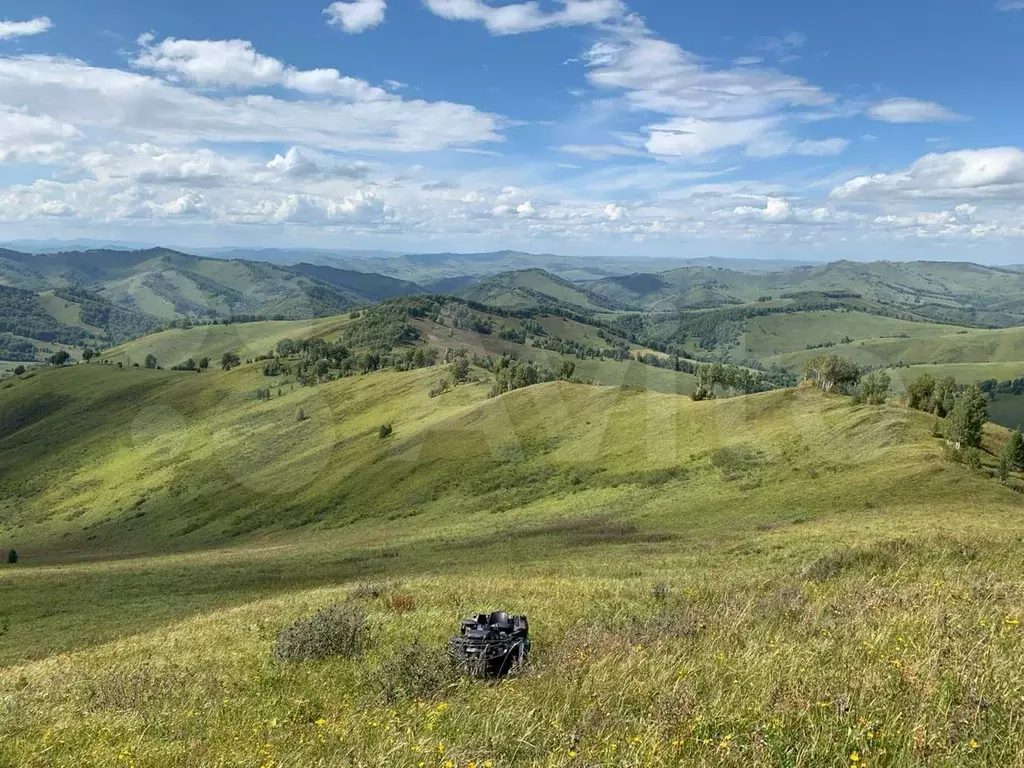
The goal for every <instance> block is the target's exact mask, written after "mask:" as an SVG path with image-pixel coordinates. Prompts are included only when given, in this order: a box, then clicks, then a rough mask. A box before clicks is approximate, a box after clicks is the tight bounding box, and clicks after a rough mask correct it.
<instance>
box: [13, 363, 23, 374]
mask: <svg viewBox="0 0 1024 768" xmlns="http://www.w3.org/2000/svg"><path fill="white" fill-rule="evenodd" d="M24 372H25V366H24V365H19V366H18V367H17V368H15V369H14V375H15V376H21V374H23V373H24Z"/></svg>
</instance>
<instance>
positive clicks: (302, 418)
mask: <svg viewBox="0 0 1024 768" xmlns="http://www.w3.org/2000/svg"><path fill="white" fill-rule="evenodd" d="M298 418H299V421H305V420H306V419H308V418H309V417H308V416H306V412H305V411H304V410H302V409H301V408H299V417H298Z"/></svg>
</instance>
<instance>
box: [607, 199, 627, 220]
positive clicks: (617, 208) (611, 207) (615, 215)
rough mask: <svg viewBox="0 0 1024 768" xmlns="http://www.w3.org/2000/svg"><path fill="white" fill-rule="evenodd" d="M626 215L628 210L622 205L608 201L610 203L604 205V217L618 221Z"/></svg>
mask: <svg viewBox="0 0 1024 768" xmlns="http://www.w3.org/2000/svg"><path fill="white" fill-rule="evenodd" d="M625 215H626V211H625V209H624V208H623V207H622V206H621V205H616V204H615V203H608V205H606V206H605V207H604V217H605V218H606V219H608V221H618V220H619V219H621V218H622V217H623V216H625Z"/></svg>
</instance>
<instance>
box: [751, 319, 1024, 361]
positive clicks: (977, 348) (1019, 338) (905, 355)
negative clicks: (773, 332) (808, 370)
mask: <svg viewBox="0 0 1024 768" xmlns="http://www.w3.org/2000/svg"><path fill="white" fill-rule="evenodd" d="M948 328H950V329H951V330H950V332H949V333H946V334H942V335H933V334H934V333H935V328H934V326H931V325H923V329H924V330H925V334H924V335H915V336H912V337H911V338H906V339H868V340H856V339H855V340H854V341H853V342H852V343H850V344H837V345H835V346H834V347H830V348H828V349H826V350H817V349H815V350H801V351H797V352H790V353H786V354H780V355H772V356H769V357H766V358H764V361H765V362H768V363H779V364H781V365H783V366H785V367H787V368H790V369H793V370H796V369H799V368H800V367H801V366H802V365H803V362H804V360H806V359H807V358H808V357H811V356H813V355H817V354H821V353H822V351H825V352H828V353H835V354H837V355H842V356H843V357H847V358H849V359H851V360H853V361H854V362H856V363H858V364H859V365H874V366H889V365H897V364H900V363H903V364H908V365H912V364H926V363H927V364H945V363H1005V362H1015V361H1018V360H1024V328H1001V329H998V330H974V329H971V330H963V331H957V330H955V326H948ZM849 335H850V336H853V335H854V334H853V333H850V334H849Z"/></svg>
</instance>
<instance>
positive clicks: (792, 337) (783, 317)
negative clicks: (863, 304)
mask: <svg viewBox="0 0 1024 768" xmlns="http://www.w3.org/2000/svg"><path fill="white" fill-rule="evenodd" d="M962 330H970V329H966V328H960V327H957V326H950V325H941V324H938V323H915V322H909V321H906V320H898V319H895V318H891V317H883V316H881V315H871V314H867V313H865V312H844V311H821V312H799V313H792V314H779V315H768V316H765V317H754V318H751V319H749V320H747V321H746V329H745V331H744V333H743V334H742V336H741V338H740V345H739V347H738V348H737V349H736V350H735V351H734V352H733V353H732V354H733V356H735V357H738V358H739V359H749V358H755V359H764V358H770V357H774V356H776V355H781V354H785V353H793V352H797V353H800V352H804V351H806V349H807V346H808V345H819V344H826V343H828V342H832V343H835V344H838V343H839V342H840V340H842V339H844V338H851V339H853V340H854V346H857V342H860V341H865V340H875V339H882V338H885V337H895V336H899V335H901V334H906V335H907V336H910V337H912V338H914V339H934V338H937V337H943V336H950V335H953V334H956V333H957V332H958V331H962ZM819 351H820V350H819ZM812 354H814V353H812Z"/></svg>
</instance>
